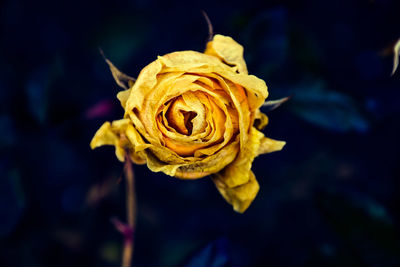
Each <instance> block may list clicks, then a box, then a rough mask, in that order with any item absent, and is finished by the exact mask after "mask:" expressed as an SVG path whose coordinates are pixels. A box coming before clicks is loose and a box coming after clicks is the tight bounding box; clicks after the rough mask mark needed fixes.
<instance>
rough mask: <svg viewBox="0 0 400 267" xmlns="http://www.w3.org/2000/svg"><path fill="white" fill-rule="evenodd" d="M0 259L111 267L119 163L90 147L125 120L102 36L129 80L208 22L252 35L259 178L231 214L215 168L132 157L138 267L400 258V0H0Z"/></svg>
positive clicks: (195, 46) (248, 42) (199, 38)
mask: <svg viewBox="0 0 400 267" xmlns="http://www.w3.org/2000/svg"><path fill="white" fill-rule="evenodd" d="M0 7H1V15H0V40H1V42H0V131H1V134H0V240H1V241H0V266H35V267H36V266H110V267H111V266H119V265H120V252H121V244H122V236H121V234H120V233H119V232H117V230H115V228H114V226H113V224H112V223H111V222H110V219H111V218H119V219H120V220H125V202H124V197H125V192H124V189H125V187H124V183H123V181H122V182H120V183H119V181H120V178H121V176H122V174H123V164H121V163H120V162H118V160H117V159H116V157H115V155H114V149H113V148H112V147H104V148H99V149H97V150H95V151H92V150H90V148H89V142H90V140H91V138H92V136H93V135H94V133H95V131H96V130H97V129H98V128H99V126H100V125H101V124H102V123H103V121H105V120H114V119H119V118H121V117H122V115H123V110H122V108H121V107H120V104H119V101H118V100H117V99H116V93H117V92H118V91H119V90H120V88H118V87H117V85H116V84H115V82H114V81H113V79H112V76H111V74H110V72H109V70H108V67H107V65H106V64H105V63H104V61H103V60H102V58H101V56H100V54H99V50H98V48H99V47H101V48H102V49H103V50H104V52H105V53H106V55H107V56H108V57H109V58H110V59H111V60H112V61H113V62H114V63H115V65H116V66H118V67H119V68H120V69H121V70H122V71H124V72H126V73H127V74H129V75H131V76H134V77H135V76H137V74H138V73H139V71H140V70H141V69H142V68H143V67H144V66H145V65H147V64H148V63H150V62H151V61H153V60H154V59H155V58H156V56H157V55H163V54H166V53H169V52H173V51H180V50H196V51H203V49H204V47H205V42H206V40H207V35H208V32H207V24H206V22H205V20H204V18H203V17H202V15H201V12H200V10H205V11H206V12H207V13H208V15H209V17H210V19H211V21H212V23H213V25H214V29H215V32H216V33H221V34H224V35H229V36H232V37H233V38H234V39H235V40H237V41H238V42H239V43H241V44H243V45H244V47H245V59H246V61H247V64H248V68H249V71H250V73H251V74H255V75H256V76H258V77H260V78H262V79H264V80H265V81H266V82H267V85H268V86H269V90H270V99H278V98H281V97H285V96H288V95H292V96H293V97H292V99H291V100H290V101H289V102H288V103H286V104H284V105H283V106H282V107H281V108H279V109H277V110H274V111H271V112H270V113H269V116H270V124H269V126H267V128H266V130H265V131H264V132H265V133H266V135H267V136H269V137H271V138H275V139H280V140H285V141H287V145H286V147H285V148H284V149H283V151H281V152H277V153H273V154H269V155H263V156H260V157H259V158H257V159H256V160H255V162H254V165H253V170H254V172H255V174H256V176H257V178H258V181H259V183H260V186H261V190H260V192H259V194H258V196H257V198H256V199H255V201H254V202H253V204H252V205H251V206H250V208H249V209H248V210H247V211H246V212H245V213H244V214H243V215H241V214H237V213H235V212H234V211H233V210H232V208H231V206H230V205H228V204H227V203H226V202H225V201H224V200H223V199H222V197H221V196H220V195H219V193H218V192H217V190H216V189H215V187H214V185H213V183H212V182H211V180H210V179H208V178H204V179H200V180H196V181H181V180H178V179H174V178H171V177H168V176H166V175H164V174H161V173H152V172H151V171H149V170H148V169H147V167H146V166H135V172H136V186H137V198H138V205H139V207H138V208H139V214H138V224H137V229H136V242H135V245H136V246H135V255H134V263H135V266H399V264H400V242H399V240H400V238H399V229H398V228H397V225H398V223H399V220H400V217H399V216H400V213H399V201H400V182H399V178H400V165H399V163H400V157H399V156H400V152H399V149H400V138H399V137H400V126H399V119H398V117H399V115H400V105H399V97H400V86H399V85H400V82H399V77H400V73H399V72H397V73H396V74H395V75H394V76H393V77H390V73H391V69H392V62H393V54H392V50H391V49H392V47H393V44H394V42H395V41H396V40H397V39H398V38H399V37H400V30H399V10H400V2H399V1H397V0H375V1H374V0H359V1H348V0H336V1H320V0H308V1H273V0H272V1H260V2H251V1H221V2H218V3H216V2H215V1H211V0H204V1H199V2H190V1H182V2H170V1H159V2H158V1H145V0H140V1H128V0H116V1H28V0H4V1H2V2H1V3H0Z"/></svg>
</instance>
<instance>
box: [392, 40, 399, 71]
mask: <svg viewBox="0 0 400 267" xmlns="http://www.w3.org/2000/svg"><path fill="white" fill-rule="evenodd" d="M399 52H400V39H399V40H397V42H396V44H395V45H394V48H393V70H392V74H391V76H393V75H394V73H395V72H396V70H397V67H398V66H399Z"/></svg>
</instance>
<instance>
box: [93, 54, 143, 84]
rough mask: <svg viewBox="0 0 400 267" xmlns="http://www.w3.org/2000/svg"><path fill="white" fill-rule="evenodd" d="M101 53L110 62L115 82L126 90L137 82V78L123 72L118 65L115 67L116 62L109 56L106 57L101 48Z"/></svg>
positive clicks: (109, 65)
mask: <svg viewBox="0 0 400 267" xmlns="http://www.w3.org/2000/svg"><path fill="white" fill-rule="evenodd" d="M100 54H101V55H102V57H103V58H104V60H105V61H106V63H107V64H108V67H109V68H110V71H111V74H112V76H113V78H114V80H115V82H116V83H117V84H118V85H119V86H120V87H122V88H124V89H125V90H128V89H129V88H130V87H131V86H132V85H133V84H134V83H135V81H136V79H135V78H133V77H131V76H128V75H126V74H125V73H123V72H121V71H120V70H119V69H117V67H115V66H114V64H113V63H112V62H111V61H110V60H109V59H108V58H106V56H105V55H104V52H103V50H101V49H100Z"/></svg>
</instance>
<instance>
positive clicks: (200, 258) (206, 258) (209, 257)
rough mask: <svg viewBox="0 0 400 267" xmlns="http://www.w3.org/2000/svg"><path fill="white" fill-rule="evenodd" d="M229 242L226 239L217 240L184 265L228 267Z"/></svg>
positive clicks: (186, 266)
mask: <svg viewBox="0 0 400 267" xmlns="http://www.w3.org/2000/svg"><path fill="white" fill-rule="evenodd" d="M227 247H228V240H226V239H225V238H220V239H217V240H215V241H213V242H211V243H209V244H207V245H206V246H205V247H204V248H202V249H201V250H200V251H199V252H197V253H195V254H194V256H193V257H191V258H190V260H189V261H188V262H187V263H186V264H184V265H183V266H185V267H198V266H210V267H221V266H228V264H229V261H230V259H229V256H228V249H227Z"/></svg>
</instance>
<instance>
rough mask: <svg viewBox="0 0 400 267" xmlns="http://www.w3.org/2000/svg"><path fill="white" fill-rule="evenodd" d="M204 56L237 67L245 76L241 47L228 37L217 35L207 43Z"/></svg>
mask: <svg viewBox="0 0 400 267" xmlns="http://www.w3.org/2000/svg"><path fill="white" fill-rule="evenodd" d="M204 54H207V55H212V56H216V57H218V58H220V59H221V60H222V61H223V62H225V63H227V64H229V65H233V66H235V67H237V70H238V71H239V72H240V73H245V74H247V67H246V62H245V61H244V58H243V46H241V45H240V44H238V43H237V42H236V41H235V40H233V39H232V38H231V37H229V36H223V35H220V34H217V35H215V36H214V38H213V40H212V41H211V42H208V44H207V48H206V51H205V52H204Z"/></svg>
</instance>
